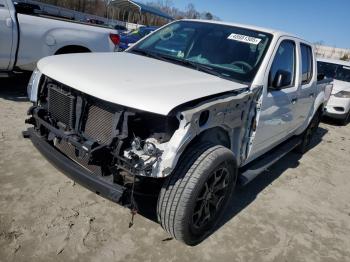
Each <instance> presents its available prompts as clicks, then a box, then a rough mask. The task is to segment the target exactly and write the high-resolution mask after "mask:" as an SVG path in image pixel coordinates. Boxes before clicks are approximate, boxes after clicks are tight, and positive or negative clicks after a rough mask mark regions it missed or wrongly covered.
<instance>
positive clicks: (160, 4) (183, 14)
mask: <svg viewBox="0 0 350 262" xmlns="http://www.w3.org/2000/svg"><path fill="white" fill-rule="evenodd" d="M39 1H40V2H43V3H46V4H52V5H56V6H60V7H64V8H68V9H71V10H75V11H79V12H84V13H89V14H92V15H98V16H102V17H106V15H107V7H108V4H109V2H111V0H39ZM146 4H147V5H149V6H152V7H155V8H158V9H160V10H161V11H163V12H165V13H167V14H168V15H170V16H172V17H174V18H175V19H183V18H189V19H208V20H220V19H219V18H218V17H217V16H215V15H214V14H212V13H211V12H209V11H206V12H199V11H198V10H197V9H196V7H195V6H194V4H192V3H190V4H188V5H187V6H186V8H185V10H181V9H178V8H176V7H174V3H173V1H172V0H158V1H151V2H147V3H146ZM110 18H111V17H110Z"/></svg>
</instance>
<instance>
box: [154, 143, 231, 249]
mask: <svg viewBox="0 0 350 262" xmlns="http://www.w3.org/2000/svg"><path fill="white" fill-rule="evenodd" d="M236 180H237V166H236V164H235V159H234V155H233V153H232V152H231V151H230V150H229V149H227V148H225V147H223V146H218V145H212V144H202V145H198V146H196V147H191V148H190V149H189V150H187V152H185V153H184V155H183V157H181V158H180V160H179V163H178V165H177V167H176V169H175V171H174V172H173V174H172V175H171V176H170V177H169V178H168V179H167V180H166V181H165V183H164V185H163V187H162V189H161V192H160V194H159V198H158V204H157V215H158V221H159V223H160V224H161V226H162V227H163V228H164V230H166V231H167V232H168V233H169V234H170V235H171V236H172V237H174V238H175V239H177V240H179V241H181V242H184V243H185V244H187V245H191V246H193V245H196V244H198V243H200V242H201V241H203V239H205V238H206V237H207V236H208V235H209V234H210V233H211V232H212V230H213V229H214V228H215V225H216V224H217V222H218V221H219V219H220V217H221V215H222V213H223V211H224V209H225V207H226V205H227V202H228V200H229V199H230V196H231V194H232V192H233V190H234V187H235V184H236Z"/></svg>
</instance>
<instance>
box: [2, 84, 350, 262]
mask: <svg viewBox="0 0 350 262" xmlns="http://www.w3.org/2000/svg"><path fill="white" fill-rule="evenodd" d="M24 89H25V80H23V79H22V80H18V79H16V80H15V79H12V80H4V79H0V261H72V260H74V261H84V262H87V261H164V262H165V261H192V262H194V261H350V182H349V181H350V171H349V168H350V124H349V125H348V126H346V127H341V126H337V125H335V124H334V123H328V124H325V123H323V124H321V126H320V128H319V130H318V133H317V141H315V143H314V147H313V148H312V149H311V150H310V151H309V152H308V153H306V154H305V155H304V156H303V157H302V158H301V157H300V156H298V155H296V154H294V153H290V154H288V155H287V156H286V157H284V158H283V159H282V160H281V161H279V162H278V163H277V164H275V165H274V166H273V167H272V168H270V170H269V171H267V172H265V173H264V174H262V175H260V176H259V177H258V178H257V179H256V180H254V181H253V182H252V183H251V184H249V185H248V186H247V187H245V188H241V189H238V190H237V191H236V194H235V196H234V199H233V201H232V204H231V206H230V208H229V209H228V210H227V212H226V214H225V220H224V221H223V222H222V226H221V227H220V228H219V229H218V230H217V231H216V232H215V233H214V234H213V235H211V236H210V237H209V238H208V239H207V240H205V241H204V242H203V243H202V244H200V245H198V246H196V247H187V246H184V245H183V244H181V243H179V242H177V241H175V240H170V239H169V236H168V235H167V234H166V233H165V232H164V231H163V230H162V229H161V227H160V226H159V225H158V224H156V223H155V222H154V221H152V220H150V219H148V218H146V217H144V216H141V215H138V216H136V218H135V225H134V226H133V227H132V228H131V229H129V228H128V223H129V221H130V213H129V211H128V210H127V209H125V208H122V207H120V206H118V205H117V204H114V203H112V202H110V201H108V200H105V199H103V198H101V197H99V196H97V195H95V194H93V193H91V192H89V191H88V190H86V189H85V188H83V187H81V186H79V185H77V184H75V183H74V182H72V181H71V180H69V179H68V178H66V177H65V176H64V175H63V174H62V173H60V172H59V171H57V170H56V169H55V168H54V167H52V166H51V165H50V164H49V163H48V162H47V161H46V160H45V159H44V158H43V157H42V156H41V155H40V154H39V153H38V152H37V151H36V150H35V148H34V147H33V145H32V144H31V142H30V141H29V140H25V139H23V138H22V135H21V132H22V130H24V129H25V128H26V126H25V124H24V119H25V118H26V110H27V109H28V107H29V106H30V103H29V102H28V101H27V100H26V99H25V95H24Z"/></svg>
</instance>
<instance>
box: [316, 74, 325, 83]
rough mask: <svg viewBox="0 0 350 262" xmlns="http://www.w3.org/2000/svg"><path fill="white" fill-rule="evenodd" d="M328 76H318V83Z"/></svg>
mask: <svg viewBox="0 0 350 262" xmlns="http://www.w3.org/2000/svg"><path fill="white" fill-rule="evenodd" d="M325 77H326V76H325V75H324V74H321V73H320V74H318V75H317V81H322V80H323V79H324V78H325Z"/></svg>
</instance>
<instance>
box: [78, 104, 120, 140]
mask: <svg viewBox="0 0 350 262" xmlns="http://www.w3.org/2000/svg"><path fill="white" fill-rule="evenodd" d="M113 119H114V113H113V112H112V110H111V109H110V108H108V107H106V106H102V105H99V104H98V103H96V104H94V105H91V106H90V107H89V109H88V116H87V119H86V123H85V129H84V134H85V135H86V136H88V137H90V138H92V139H95V140H97V141H99V142H100V143H103V144H110V143H111V140H112V136H113V123H114V121H113Z"/></svg>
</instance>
